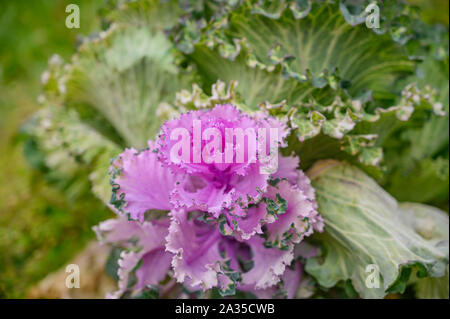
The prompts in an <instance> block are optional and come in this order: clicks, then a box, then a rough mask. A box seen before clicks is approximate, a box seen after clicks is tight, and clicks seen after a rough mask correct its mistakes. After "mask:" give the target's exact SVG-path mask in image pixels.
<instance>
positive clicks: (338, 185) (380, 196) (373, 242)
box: [306, 160, 449, 298]
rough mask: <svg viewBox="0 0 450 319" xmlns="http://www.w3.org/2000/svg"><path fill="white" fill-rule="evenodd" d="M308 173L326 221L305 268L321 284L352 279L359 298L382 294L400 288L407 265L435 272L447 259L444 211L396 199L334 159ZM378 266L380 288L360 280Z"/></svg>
mask: <svg viewBox="0 0 450 319" xmlns="http://www.w3.org/2000/svg"><path fill="white" fill-rule="evenodd" d="M309 176H310V177H311V179H312V185H313V186H314V188H315V190H316V198H317V202H318V205H319V212H320V213H321V215H322V217H323V218H324V221H325V233H324V234H323V235H320V236H318V237H317V239H319V240H321V243H322V246H323V251H322V256H319V257H315V258H312V259H309V260H308V261H307V264H306V271H307V272H308V273H309V274H311V275H312V276H314V277H315V278H316V279H317V280H318V282H319V283H320V284H321V285H323V286H325V287H332V286H334V285H335V284H336V283H337V282H339V281H341V280H346V279H351V280H352V283H353V286H354V287H355V289H356V291H357V292H358V293H359V294H360V295H361V297H363V298H382V297H383V296H384V295H385V294H386V292H387V291H391V292H397V291H402V290H403V289H404V286H405V283H406V281H407V280H408V278H409V269H408V268H411V267H414V268H416V269H418V272H419V275H420V276H421V277H424V276H431V277H440V276H443V275H444V274H445V269H446V266H447V264H448V258H449V257H448V256H449V251H448V239H449V234H448V215H447V214H445V213H444V212H441V211H440V210H438V209H436V208H431V207H427V206H424V205H417V204H404V205H399V204H398V203H397V201H396V200H395V199H394V198H392V197H391V196H390V195H389V194H388V193H386V192H385V191H384V190H383V189H382V188H381V187H380V186H379V185H378V184H376V182H375V181H374V180H372V179H371V178H370V177H368V176H367V175H365V174H364V173H363V172H362V171H361V170H359V169H357V168H356V167H353V166H350V165H348V164H345V163H342V162H337V161H334V160H328V161H320V162H318V163H316V164H315V166H313V168H311V170H310V171H309ZM370 264H376V265H377V266H378V267H379V270H380V279H381V283H380V288H378V289H377V288H372V289H369V288H367V287H366V285H365V281H366V278H367V275H368V274H367V273H366V272H365V271H366V267H367V266H368V265H370Z"/></svg>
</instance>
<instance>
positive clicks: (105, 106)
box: [64, 26, 189, 148]
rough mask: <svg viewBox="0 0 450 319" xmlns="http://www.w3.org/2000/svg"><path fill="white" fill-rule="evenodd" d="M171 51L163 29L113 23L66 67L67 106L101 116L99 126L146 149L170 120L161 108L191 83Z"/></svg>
mask: <svg viewBox="0 0 450 319" xmlns="http://www.w3.org/2000/svg"><path fill="white" fill-rule="evenodd" d="M171 49H172V45H171V43H170V42H169V40H168V39H167V38H166V37H165V36H164V35H163V34H162V33H160V32H156V33H152V32H150V31H149V30H148V29H146V28H142V27H141V28H138V27H125V26H116V27H112V28H111V29H109V30H108V31H106V33H105V34H104V35H102V36H101V37H100V39H97V40H93V41H91V42H87V43H85V44H83V45H82V46H81V47H80V49H79V52H78V54H77V55H75V57H74V58H73V63H72V64H70V65H68V66H67V70H68V71H67V74H66V78H67V79H66V80H65V85H66V87H67V93H66V94H65V95H64V102H65V104H66V105H67V106H73V107H75V108H76V109H77V110H78V111H79V113H80V114H83V113H86V114H87V116H84V117H83V120H86V121H92V114H91V113H92V112H94V113H95V114H97V115H99V116H100V117H101V120H100V121H97V122H96V123H95V124H96V125H97V127H96V129H99V130H101V128H102V126H103V125H105V124H109V125H112V127H113V128H114V129H115V130H116V132H117V133H118V135H119V136H120V137H121V138H122V139H123V140H124V141H125V143H124V144H125V145H126V146H134V147H137V148H143V147H145V146H146V144H147V140H148V139H152V138H154V137H155V136H156V134H157V132H158V131H159V127H160V125H161V124H162V121H163V120H165V119H164V118H161V116H160V114H159V113H160V109H164V108H166V106H167V105H168V103H171V102H172V101H173V99H174V98H175V92H176V91H178V90H180V89H182V88H184V87H186V86H187V84H188V83H189V78H184V77H182V76H181V75H180V74H179V73H178V70H177V68H176V66H175V63H174V57H173V55H172V54H171ZM99 122H102V123H99ZM91 125H92V126H94V124H92V123H91Z"/></svg>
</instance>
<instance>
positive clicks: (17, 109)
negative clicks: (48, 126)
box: [0, 0, 110, 298]
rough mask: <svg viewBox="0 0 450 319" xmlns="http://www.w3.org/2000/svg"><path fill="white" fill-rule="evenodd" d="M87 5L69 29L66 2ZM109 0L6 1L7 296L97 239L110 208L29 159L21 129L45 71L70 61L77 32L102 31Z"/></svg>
mask: <svg viewBox="0 0 450 319" xmlns="http://www.w3.org/2000/svg"><path fill="white" fill-rule="evenodd" d="M69 3H76V4H78V5H79V7H80V18H81V19H80V22H81V23H80V26H81V28H80V29H67V28H66V27H65V19H66V16H67V13H66V12H65V7H66V5H68V4H69ZM101 4H102V2H101V1H85V0H83V1H53V0H47V1H46V0H38V1H36V0H34V1H2V2H0V154H1V155H0V167H1V170H0V298H21V297H24V296H25V294H26V291H27V289H28V288H29V287H30V286H31V285H33V284H34V283H36V282H38V281H39V280H40V279H42V278H43V277H45V276H46V275H47V274H48V273H50V272H52V271H54V270H56V269H58V268H60V267H61V266H63V265H64V264H65V263H66V262H67V261H68V260H69V259H70V258H71V257H72V256H74V255H75V254H76V253H77V252H78V251H79V250H80V249H81V248H83V246H84V245H85V243H86V242H87V241H88V240H90V239H92V238H93V237H94V234H93V232H92V230H91V226H92V225H94V224H96V223H98V222H99V221H100V220H103V219H105V218H107V217H108V216H109V214H110V213H109V212H108V211H107V209H105V208H104V206H103V205H102V204H101V203H100V201H99V200H97V199H95V198H93V196H92V195H90V194H89V193H88V192H84V193H82V194H78V197H77V198H71V199H68V198H66V197H65V196H64V192H63V191H62V190H58V189H57V188H55V187H52V186H51V185H49V183H47V181H46V180H45V178H44V176H43V175H42V174H41V173H39V172H38V171H35V170H33V169H31V168H30V166H29V165H28V163H27V162H26V161H25V159H24V157H23V145H22V143H21V140H20V138H19V135H18V130H19V128H20V126H21V125H22V124H23V123H24V121H25V120H26V119H27V118H28V117H29V115H31V114H32V113H33V112H34V111H36V110H37V109H38V107H39V106H38V104H37V103H36V99H37V96H38V94H39V88H40V75H41V73H42V72H43V71H44V70H45V68H46V65H47V61H48V58H49V57H50V56H51V55H52V54H53V53H58V54H60V55H61V56H62V57H63V58H64V59H66V60H67V59H69V58H70V56H71V55H72V54H73V52H74V50H75V46H76V43H77V36H78V35H80V34H84V35H87V34H89V33H90V32H91V31H94V30H99V29H100V20H99V19H97V18H96V15H97V11H98V8H99V7H100V6H101Z"/></svg>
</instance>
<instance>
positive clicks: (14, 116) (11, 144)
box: [0, 0, 449, 298]
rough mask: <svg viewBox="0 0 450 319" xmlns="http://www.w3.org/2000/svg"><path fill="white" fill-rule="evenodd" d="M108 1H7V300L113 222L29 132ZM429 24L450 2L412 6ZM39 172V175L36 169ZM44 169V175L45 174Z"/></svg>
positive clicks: (0, 48)
mask: <svg viewBox="0 0 450 319" xmlns="http://www.w3.org/2000/svg"><path fill="white" fill-rule="evenodd" d="M105 2H106V0H102V1H100V0H98V1H89V0H77V1H73V0H72V1H70V0H69V1H58V0H33V1H25V0H16V1H13V0H9V1H8V0H1V1H0V167H1V169H0V298H23V297H25V296H26V292H27V290H28V289H29V288H30V287H32V286H33V285H34V284H36V283H37V282H38V281H39V280H41V279H42V278H44V277H45V276H46V275H47V274H48V273H50V272H52V271H55V270H57V269H58V268H60V267H61V266H63V265H64V264H65V263H66V262H67V261H68V260H69V259H70V258H71V257H73V256H74V255H75V254H76V253H77V252H79V250H80V249H82V248H83V246H84V245H85V244H86V242H88V241H89V240H91V239H93V238H94V233H93V232H92V230H91V227H92V226H93V225H95V224H96V223H98V222H99V221H101V220H103V219H106V218H107V217H108V216H110V215H111V213H110V212H108V210H107V209H105V207H104V206H103V205H102V204H101V202H100V201H99V200H96V199H94V198H92V197H93V196H92V195H90V194H89V192H87V191H79V190H77V189H72V190H71V191H67V190H64V187H65V186H64V185H54V183H53V181H52V180H51V179H50V178H48V176H47V175H45V174H42V173H41V172H40V171H38V170H37V169H35V167H36V166H39V165H40V163H39V160H36V161H33V162H32V163H27V162H26V160H25V158H24V156H23V153H24V152H27V150H28V149H29V148H32V147H33V145H30V144H29V143H24V139H23V137H22V135H21V133H20V128H21V125H22V124H23V123H24V122H25V121H26V120H27V119H28V117H29V116H30V115H31V114H32V113H33V112H34V111H36V110H37V109H38V108H39V104H38V103H37V97H38V95H39V90H40V76H41V74H42V72H43V71H44V70H45V68H46V65H47V61H48V59H49V58H50V57H51V56H52V54H54V53H58V54H59V55H60V56H62V57H63V58H64V59H65V60H68V59H69V58H70V56H71V55H72V54H73V52H74V51H75V48H76V44H77V37H78V36H80V35H85V36H86V35H89V34H90V33H91V32H94V31H96V30H99V29H100V27H101V20H100V19H99V18H98V15H99V11H100V9H101V8H102V6H103V5H104V3H105ZM410 2H411V3H413V4H416V5H418V6H419V7H420V8H421V9H422V14H423V18H424V20H426V21H427V22H429V23H435V22H440V23H445V24H447V25H448V6H449V2H448V1H447V0H434V1H427V0H410ZM70 3H76V4H78V5H79V7H80V13H81V21H80V24H81V27H80V29H68V28H66V27H65V19H66V16H67V13H66V12H65V7H66V6H67V5H68V4H70ZM33 167H34V168H33ZM41 169H42V168H41Z"/></svg>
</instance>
